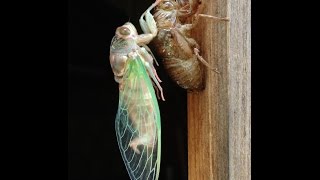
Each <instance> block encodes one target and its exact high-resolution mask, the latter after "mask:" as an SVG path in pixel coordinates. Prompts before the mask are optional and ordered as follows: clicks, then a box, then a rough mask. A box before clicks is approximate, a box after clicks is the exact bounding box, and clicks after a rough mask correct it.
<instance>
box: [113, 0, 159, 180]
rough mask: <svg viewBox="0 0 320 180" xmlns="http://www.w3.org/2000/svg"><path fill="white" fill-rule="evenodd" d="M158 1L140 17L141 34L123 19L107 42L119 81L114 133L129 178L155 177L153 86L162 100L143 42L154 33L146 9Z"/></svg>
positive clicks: (146, 179)
mask: <svg viewBox="0 0 320 180" xmlns="http://www.w3.org/2000/svg"><path fill="white" fill-rule="evenodd" d="M160 1H161V0H157V1H156V2H155V3H154V4H152V5H151V6H150V7H149V8H148V9H147V10H146V12H144V13H143V14H142V16H141V18H140V25H141V28H142V29H143V31H144V33H145V34H140V35H138V33H137V30H136V28H135V27H134V25H133V24H131V23H130V22H127V23H125V24H124V25H123V26H121V27H118V28H117V30H116V34H115V36H114V37H113V39H112V42H111V46H110V64H111V67H112V70H113V73H114V76H115V80H116V81H117V82H118V83H119V105H118V112H117V115H116V121H115V128H116V136H117V140H118V145H119V149H120V152H121V155H122V159H123V161H124V163H125V165H126V168H127V171H128V173H129V176H130V178H131V180H157V179H158V178H159V171H160V158H161V124H160V111H159V106H158V102H157V98H156V95H155V91H154V89H153V88H155V89H156V91H157V95H158V94H159V93H158V92H159V91H160V96H161V98H162V100H164V97H163V92H162V88H161V86H160V84H159V82H161V80H160V79H159V77H158V75H157V73H156V70H155V68H154V66H153V60H154V56H153V55H152V53H151V51H150V49H149V48H148V47H147V46H146V44H148V43H149V42H150V41H151V40H152V39H153V38H154V37H155V36H156V35H157V27H156V23H155V21H154V19H153V16H152V15H151V13H150V10H151V9H152V8H154V7H155V6H156V5H157V4H158V3H159V2H160ZM144 18H145V19H144ZM151 79H152V80H151ZM158 97H159V96H158Z"/></svg>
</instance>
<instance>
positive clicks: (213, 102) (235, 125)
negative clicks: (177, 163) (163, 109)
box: [188, 0, 251, 180]
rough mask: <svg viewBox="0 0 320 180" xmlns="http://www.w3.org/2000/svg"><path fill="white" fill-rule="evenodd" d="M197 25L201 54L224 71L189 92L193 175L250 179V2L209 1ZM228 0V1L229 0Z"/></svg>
mask: <svg viewBox="0 0 320 180" xmlns="http://www.w3.org/2000/svg"><path fill="white" fill-rule="evenodd" d="M203 3H205V6H204V9H203V12H202V13H203V14H209V15H213V16H217V17H229V18H230V22H217V21H212V20H210V19H204V18H202V19H200V22H199V24H198V25H197V28H195V29H194V35H195V39H196V40H197V41H198V43H199V44H200V46H201V55H202V56H203V57H204V58H205V59H206V60H207V61H208V62H209V63H210V64H211V66H213V67H217V68H218V70H219V71H220V72H221V74H220V75H217V74H216V73H214V72H212V71H207V74H206V89H205V90H204V91H202V92H200V93H197V94H195V93H188V161H189V163H188V167H189V168H188V172H189V180H228V179H230V180H249V179H250V178H251V176H250V136H251V132H250V120H251V118H250V72H251V69H250V58H251V57H250V40H251V39H250V5H251V4H250V1H249V0H237V1H236V0H230V1H229V2H227V1H226V0H208V1H203ZM228 3H229V4H228Z"/></svg>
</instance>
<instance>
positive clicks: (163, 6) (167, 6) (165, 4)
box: [162, 1, 174, 11]
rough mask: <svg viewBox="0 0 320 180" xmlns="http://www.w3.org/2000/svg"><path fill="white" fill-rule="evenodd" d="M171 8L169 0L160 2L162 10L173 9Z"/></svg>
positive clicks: (172, 6)
mask: <svg viewBox="0 0 320 180" xmlns="http://www.w3.org/2000/svg"><path fill="white" fill-rule="evenodd" d="M173 8H174V5H173V3H172V2H170V1H165V2H163V4H162V9H164V10H166V11H171V10H173Z"/></svg>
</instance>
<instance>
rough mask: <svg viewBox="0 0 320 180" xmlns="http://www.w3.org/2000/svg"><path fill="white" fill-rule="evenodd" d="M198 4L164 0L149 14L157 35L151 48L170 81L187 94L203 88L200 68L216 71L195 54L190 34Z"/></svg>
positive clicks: (196, 1) (197, 49)
mask: <svg viewBox="0 0 320 180" xmlns="http://www.w3.org/2000/svg"><path fill="white" fill-rule="evenodd" d="M200 4H201V1H200V0H177V1H175V0H164V1H163V2H161V3H160V4H159V5H158V6H157V7H156V8H155V12H154V15H153V16H154V18H155V21H156V22H157V28H158V35H157V37H155V38H154V39H153V41H152V45H153V46H154V47H155V49H156V52H157V54H158V55H159V56H160V57H161V59H162V63H163V66H164V68H165V69H166V71H167V72H168V74H169V76H170V78H171V79H172V80H173V81H175V82H176V83H177V84H178V85H179V86H180V87H182V88H184V89H187V90H189V91H199V90H202V89H204V87H205V84H204V75H205V74H204V73H205V71H204V70H205V69H204V68H205V67H204V66H203V65H205V66H207V67H208V68H210V69H211V70H214V71H216V72H218V71H217V70H216V69H213V68H211V67H210V65H209V64H208V63H207V62H206V61H205V60H204V59H203V58H202V56H201V55H200V54H199V52H200V46H199V45H198V43H197V42H196V41H195V40H194V39H193V38H192V36H191V35H190V31H191V29H192V28H194V26H195V24H196V22H197V20H198V16H199V15H200V14H199V12H198V11H199V5H200ZM205 17H213V16H209V15H205ZM192 19H195V20H194V21H192ZM215 19H217V18H215ZM218 19H220V18H218ZM221 20H226V19H224V18H221Z"/></svg>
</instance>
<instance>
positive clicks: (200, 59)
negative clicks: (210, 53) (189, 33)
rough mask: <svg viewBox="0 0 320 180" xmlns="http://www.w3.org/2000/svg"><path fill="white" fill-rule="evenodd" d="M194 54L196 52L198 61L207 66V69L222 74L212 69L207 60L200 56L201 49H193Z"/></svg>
mask: <svg viewBox="0 0 320 180" xmlns="http://www.w3.org/2000/svg"><path fill="white" fill-rule="evenodd" d="M193 52H194V54H195V55H196V56H197V59H198V60H199V61H200V62H201V63H202V64H204V65H205V66H207V67H208V68H209V69H211V70H212V71H214V72H216V73H218V74H220V72H219V71H218V70H217V68H213V67H211V66H210V65H209V63H208V62H207V61H206V60H205V59H203V57H202V56H201V55H200V54H199V52H200V51H199V49H197V48H194V49H193Z"/></svg>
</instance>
